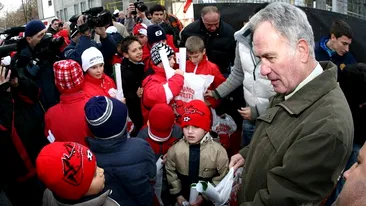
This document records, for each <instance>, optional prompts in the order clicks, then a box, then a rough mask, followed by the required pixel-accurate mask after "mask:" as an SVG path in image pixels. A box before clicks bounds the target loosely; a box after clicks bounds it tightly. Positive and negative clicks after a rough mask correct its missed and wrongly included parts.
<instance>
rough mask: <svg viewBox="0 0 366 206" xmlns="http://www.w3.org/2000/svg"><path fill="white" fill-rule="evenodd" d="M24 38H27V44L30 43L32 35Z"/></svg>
mask: <svg viewBox="0 0 366 206" xmlns="http://www.w3.org/2000/svg"><path fill="white" fill-rule="evenodd" d="M25 40H27V42H28V44H31V43H32V37H29V36H27V37H25Z"/></svg>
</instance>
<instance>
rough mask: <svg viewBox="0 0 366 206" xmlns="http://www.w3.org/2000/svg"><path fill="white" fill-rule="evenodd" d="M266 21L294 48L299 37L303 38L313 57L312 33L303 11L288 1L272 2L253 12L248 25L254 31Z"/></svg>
mask: <svg viewBox="0 0 366 206" xmlns="http://www.w3.org/2000/svg"><path fill="white" fill-rule="evenodd" d="M266 21H268V22H270V23H271V24H272V26H273V27H274V28H275V29H277V31H278V32H280V34H281V35H282V36H283V37H285V38H286V39H288V40H289V42H290V45H291V46H293V47H294V48H295V45H296V44H297V42H298V41H299V40H300V39H304V40H305V41H306V42H307V43H308V45H309V54H310V55H311V56H313V57H314V33H313V29H312V28H311V26H310V23H309V21H308V18H307V17H306V14H305V12H303V11H302V10H301V9H299V8H297V7H296V6H293V5H291V4H289V3H284V2H274V3H271V4H269V5H268V6H266V7H265V8H264V9H262V10H260V11H259V12H258V13H257V14H255V15H254V16H253V17H252V18H251V19H250V21H249V27H250V28H251V30H252V31H253V32H254V31H255V30H256V28H257V27H258V26H259V25H260V24H261V23H263V22H266Z"/></svg>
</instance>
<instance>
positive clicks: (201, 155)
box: [165, 100, 229, 205]
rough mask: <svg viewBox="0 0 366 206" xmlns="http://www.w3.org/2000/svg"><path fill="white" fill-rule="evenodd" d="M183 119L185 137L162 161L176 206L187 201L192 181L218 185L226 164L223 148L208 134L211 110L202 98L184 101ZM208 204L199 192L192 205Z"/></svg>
mask: <svg viewBox="0 0 366 206" xmlns="http://www.w3.org/2000/svg"><path fill="white" fill-rule="evenodd" d="M182 118H183V122H182V125H181V126H182V127H183V134H184V138H183V139H181V140H180V141H179V142H177V143H176V144H174V145H173V146H172V147H171V148H170V149H169V151H168V157H167V161H166V163H165V169H166V174H167V179H168V183H169V185H170V188H171V189H170V194H171V195H172V196H173V197H174V198H175V199H174V200H175V201H176V202H177V203H178V205H182V203H183V202H186V201H187V200H189V193H190V186H191V184H192V183H197V182H198V181H199V180H203V181H210V182H212V183H213V184H214V185H217V184H218V183H219V182H220V181H221V180H222V179H223V178H224V177H225V175H226V173H227V172H228V164H229V159H228V156H227V153H226V150H225V148H224V147H222V146H221V145H220V144H219V143H217V142H215V141H214V140H213V139H212V137H211V136H210V132H209V131H210V127H211V113H210V109H209V108H208V107H207V105H206V104H205V103H204V102H203V101H201V100H192V101H190V102H189V103H187V104H186V105H185V107H184V114H183V117H182ZM208 203H209V200H204V199H203V197H202V196H201V195H199V196H198V198H197V201H196V203H195V204H197V205H202V204H208Z"/></svg>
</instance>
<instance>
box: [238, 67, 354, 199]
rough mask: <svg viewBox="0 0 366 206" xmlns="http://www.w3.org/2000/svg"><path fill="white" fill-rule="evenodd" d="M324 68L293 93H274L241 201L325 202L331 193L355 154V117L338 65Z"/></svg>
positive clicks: (247, 151)
mask: <svg viewBox="0 0 366 206" xmlns="http://www.w3.org/2000/svg"><path fill="white" fill-rule="evenodd" d="M320 64H321V66H322V67H323V68H324V72H323V73H322V74H320V75H319V76H317V77H316V78H315V79H313V80H312V81H310V82H309V83H307V84H306V85H305V86H304V87H302V88H301V89H300V90H299V91H297V92H296V93H295V94H294V95H293V96H292V97H290V98H289V99H287V100H286V101H285V100H284V97H283V96H281V95H276V96H274V97H271V99H270V106H269V109H268V110H267V111H266V112H264V113H263V114H262V115H261V116H259V117H258V119H257V125H256V130H255V133H254V136H253V139H252V142H251V144H250V145H248V146H247V147H245V148H243V149H242V150H241V151H240V154H241V155H242V156H243V157H244V158H245V165H244V170H245V173H244V174H243V182H242V188H241V191H240V192H239V197H238V201H239V203H240V205H241V206H247V205H301V204H303V203H315V204H319V203H320V202H321V201H323V200H324V199H325V198H327V197H328V195H329V194H330V193H331V191H332V189H333V188H334V186H335V184H336V182H337V179H338V178H339V177H340V175H341V173H342V170H343V169H344V168H345V165H346V162H347V160H348V158H349V156H350V154H351V150H352V145H353V121H352V115H351V111H350V109H349V106H348V104H347V101H346V98H345V97H344V94H343V92H342V90H341V89H340V88H339V86H338V84H337V67H336V66H335V65H334V64H333V63H331V62H321V63H320Z"/></svg>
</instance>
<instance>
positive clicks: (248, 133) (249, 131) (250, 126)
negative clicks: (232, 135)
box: [241, 119, 255, 148]
mask: <svg viewBox="0 0 366 206" xmlns="http://www.w3.org/2000/svg"><path fill="white" fill-rule="evenodd" d="M254 130H255V123H252V122H251V121H249V120H247V119H244V120H243V127H242V133H241V137H242V141H241V147H242V148H243V147H245V146H247V145H248V144H249V143H250V140H251V139H252V137H253V133H254Z"/></svg>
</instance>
